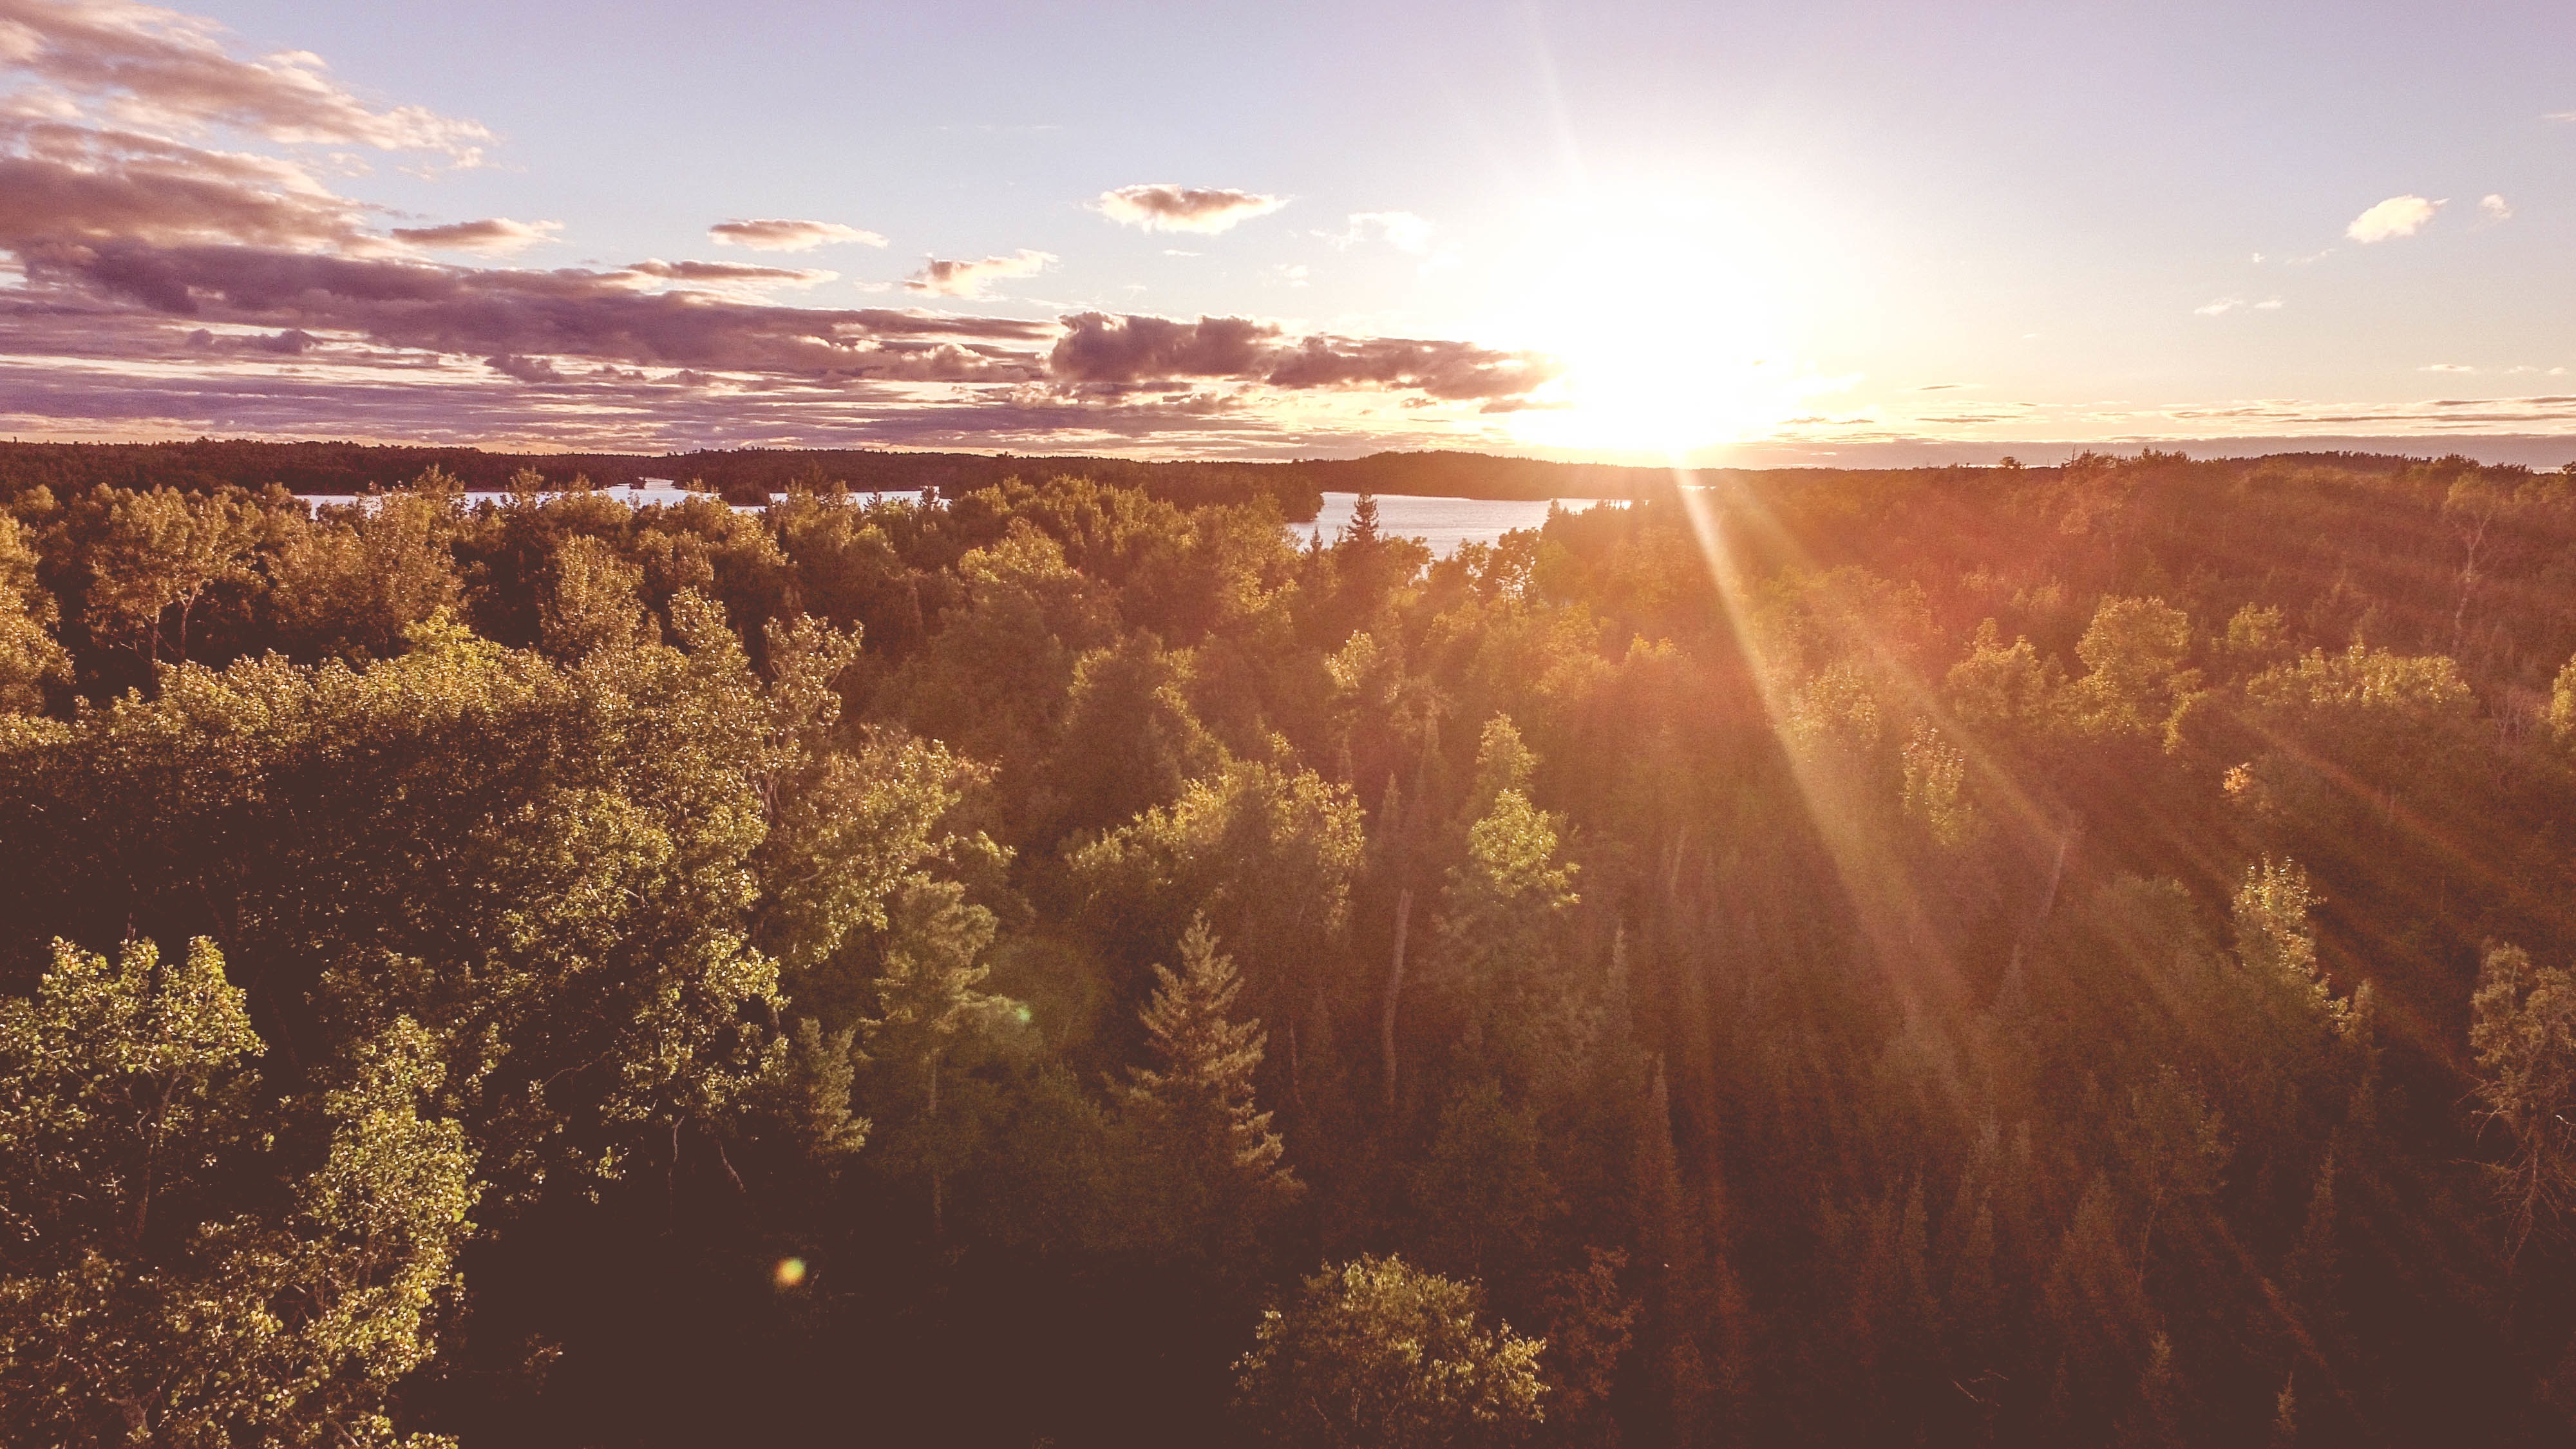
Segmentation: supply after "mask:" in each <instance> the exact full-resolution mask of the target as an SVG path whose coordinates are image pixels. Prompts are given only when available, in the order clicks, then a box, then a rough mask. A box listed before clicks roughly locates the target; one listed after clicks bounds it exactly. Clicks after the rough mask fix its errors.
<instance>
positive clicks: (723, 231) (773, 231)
mask: <svg viewBox="0 0 2576 1449" xmlns="http://www.w3.org/2000/svg"><path fill="white" fill-rule="evenodd" d="M707 236H708V237H709V238H710V239H712V240H714V241H716V242H718V243H720V244H722V245H724V246H735V247H749V248H751V249H752V250H753V251H759V252H801V251H806V250H809V249H811V248H814V247H818V246H821V245H823V244H824V243H826V242H862V243H865V244H866V245H868V246H872V247H881V246H884V245H885V244H886V239H885V238H884V237H881V236H879V235H877V234H876V233H875V232H872V231H861V230H859V229H858V228H857V227H854V226H843V225H842V224H841V223H839V222H837V221H789V220H785V219H783V218H778V217H771V218H768V219H765V220H761V221H720V222H717V223H716V224H715V225H714V226H711V227H708V228H707Z"/></svg>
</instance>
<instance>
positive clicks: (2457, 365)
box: [2415, 362, 2477, 372]
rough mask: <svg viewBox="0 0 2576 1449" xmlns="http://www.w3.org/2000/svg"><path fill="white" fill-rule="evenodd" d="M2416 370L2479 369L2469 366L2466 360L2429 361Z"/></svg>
mask: <svg viewBox="0 0 2576 1449" xmlns="http://www.w3.org/2000/svg"><path fill="white" fill-rule="evenodd" d="M2415 370H2416V371H2417V372H2475V371H2477V369H2476V368H2474V367H2471V366H2469V365H2468V364H2467V363H2465V362H2428V363H2426V364H2424V365H2423V366H2422V367H2419V368H2417V369H2415Z"/></svg>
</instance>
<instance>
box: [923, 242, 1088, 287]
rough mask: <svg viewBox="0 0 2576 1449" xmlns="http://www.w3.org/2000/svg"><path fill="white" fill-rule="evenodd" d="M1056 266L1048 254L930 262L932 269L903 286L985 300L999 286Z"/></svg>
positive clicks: (926, 267) (1016, 253)
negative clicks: (969, 260)
mask: <svg viewBox="0 0 2576 1449" xmlns="http://www.w3.org/2000/svg"><path fill="white" fill-rule="evenodd" d="M1054 265H1055V257H1054V255H1053V254H1051V253H1048V252H1033V251H1028V250H1025V249H1023V250H1021V251H1018V252H1015V253H1013V254H1012V255H1010V256H1007V257H986V258H984V259H983V260H982V261H980V262H965V261H955V262H952V261H941V260H940V259H939V258H937V257H931V258H929V259H928V265H926V266H924V267H923V268H922V269H921V270H920V271H918V272H915V273H913V274H912V278H911V280H909V281H907V282H905V283H904V284H903V285H904V286H905V288H906V289H907V290H910V291H915V292H928V293H930V294H932V295H934V296H940V297H984V296H989V295H991V292H990V288H991V287H992V285H993V284H994V283H995V282H999V281H1005V280H1008V279H1010V278H1012V277H1034V276H1036V275H1037V274H1038V273H1040V272H1043V271H1045V270H1046V269H1047V268H1049V267H1051V266H1054Z"/></svg>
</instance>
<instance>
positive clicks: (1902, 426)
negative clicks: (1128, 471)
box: [0, 0, 2576, 466]
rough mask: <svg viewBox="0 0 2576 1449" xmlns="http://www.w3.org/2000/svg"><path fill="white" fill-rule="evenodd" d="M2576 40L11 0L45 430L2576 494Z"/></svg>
mask: <svg viewBox="0 0 2576 1449" xmlns="http://www.w3.org/2000/svg"><path fill="white" fill-rule="evenodd" d="M2570 54H2576V6H2571V5H2568V4H2566V3H2564V0H2557V3H2549V4H2538V3H2526V4H2514V3H2487V4H2481V3H2449V4H2372V3H2355V0H2342V3H2280V4H2249V3H2244V0H2238V3H2233V4H2201V3H2190V0H2180V3H2177V0H2167V3H2161V4H2112V3H2092V4H1935V3H1908V4H1899V3H1892V0H1881V3H1836V0H1817V3H1807V4H1801V5H1781V4H1778V3H1776V0H1772V3H1765V4H1761V5H1732V4H1706V3H1703V4H1645V3H1618V0H1588V3H1584V4H1580V5H1574V4H1529V3H1512V4H1443V3H1423V4H1390V3H1385V0H1379V3H1374V4H1343V3H1338V0H1324V3H1307V4H1300V5H1294V6H1289V5H1279V4H1276V3H1270V4H1260V5H1243V4H1234V3H1226V0H1200V3H1194V4H1186V5H1184V4H1142V3H1110V4H1083V5H1073V4H1005V3H977V0H965V3H947V4H941V5H936V6H924V5H919V4H907V5H885V4H873V3H848V0H842V3H813V4H776V3H771V4H762V3H756V0H737V3H735V4H731V5H727V6H722V7H718V6H712V5H681V4H676V3H666V0H621V3H617V4H594V3H587V0H580V3H548V0H517V3H510V4H500V3H486V0H441V3H438V4H434V5H433V4H421V3H412V0H373V3H366V4H347V3H340V4H328V5H326V4H318V3H310V0H303V3H283V0H196V3H192V4H189V5H186V6H185V7H184V8H179V9H162V8H156V7H150V6H143V5H136V4H129V3H123V0H0V434H7V435H14V436H17V437H21V438H30V439H84V440H98V439H150V438H167V437H193V436H199V435H215V436H226V437H276V438H354V439H361V440H368V441H385V442H460V443H474V444H481V445H486V446H495V447H508V448H518V449H530V450H570V449H580V450H595V449H618V450H634V451H646V452H661V451H684V450H688V449H692V448H700V447H730V446H801V447H865V446H884V447H900V448H942V449H969V450H974V451H982V452H1016V453H1035V452H1096V453H1121V454H1129V455H1135V456H1146V457H1244V458H1276V457H1335V456H1353V455H1357V454H1362V453H1368V452H1374V451H1378V450H1381V449H1386V448H1456V449H1467V450H1473V451H1482V452H1494V453H1514V454H1527V455H1537V456H1553V457H1588V458H1601V459H1607V460H1616V461H1630V462H1653V461H1664V460H1671V461H1680V462H1690V463H1728V462H1731V463H1745V464H1756V465H1761V464H1788V463H1844V464H1851V465H1862V466H1868V465H1883V464H1896V463H1913V462H1923V461H1970V462H1974V461H1989V462H1990V461H1994V460H1995V459H1997V458H2000V457H2002V456H2005V455H2007V454H2010V455H2014V456H2020V457H2023V458H2024V459H2025V460H2026V461H2046V460H2050V459H2053V458H2055V457H2058V456H2063V455H2064V454H2065V453H2067V452H2071V451H2074V450H2077V449H2080V448H2086V447H2094V448H2104V449H2112V450H2120V449H2134V448H2136V447H2141V446H2149V445H2153V446H2160V447H2183V448H2185V449H2186V450H2189V451H2196V452H2202V453H2210V452H2233V453H2245V452H2259V451H2272V450H2278V449H2285V448H2324V447H2370V448H2377V449H2381V450H2388V451H2410V452H2448V451H2461V452H2467V453H2470V454H2472V455H2475V456H2484V457H2489V458H2491V459H2494V460H2497V461H2521V462H2529V463H2534V464H2538V465H2544V466H2557V465H2558V464H2560V463H2563V462H2567V461H2569V460H2570V459H2576V372H2571V371H2570V369H2571V368H2576V325H2571V324H2576V268H2571V266H2570V263H2571V261H2576V245H2571V244H2576V67H2570V66H2568V65H2567V64H2566V63H2565V57H2567V56H2568V55H2570Z"/></svg>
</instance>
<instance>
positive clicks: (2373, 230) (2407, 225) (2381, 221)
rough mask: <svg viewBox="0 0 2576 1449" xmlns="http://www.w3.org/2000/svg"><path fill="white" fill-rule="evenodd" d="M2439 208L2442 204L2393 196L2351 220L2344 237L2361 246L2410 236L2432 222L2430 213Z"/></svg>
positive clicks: (2418, 197) (2416, 198)
mask: <svg viewBox="0 0 2576 1449" xmlns="http://www.w3.org/2000/svg"><path fill="white" fill-rule="evenodd" d="M2442 206H2443V203H2442V202H2439V201H2426V200H2425V199H2424V198H2423V197H2420V196H2392V197H2390V198H2388V199H2387V200H2386V201H2383V202H2381V203H2379V204H2378V205H2377V206H2374V207H2372V208H2371V209H2370V210H2368V211H2365V212H2363V213H2362V214H2361V215H2359V216H2356V217H2354V218H2353V219H2352V225H2350V226H2347V227H2345V228H2344V229H2343V234H2344V235H2345V236H2348V237H2350V238H2352V239H2353V240H2354V241H2357V242H2361V243H2364V244H2368V243H2370V242H2382V241H2387V240H2389V239H2390V238H2391V237H2401V236H2413V235H2414V234H2415V233H2417V232H2419V231H2422V230H2423V229H2424V227H2425V226H2426V224H2428V223H2430V222H2431V221H2432V220H2433V213H2434V212H2436V211H2439V210H2440V209H2441V208H2442Z"/></svg>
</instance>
